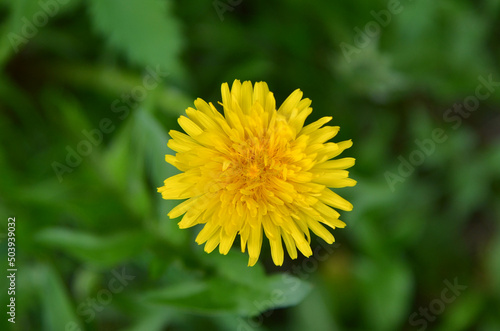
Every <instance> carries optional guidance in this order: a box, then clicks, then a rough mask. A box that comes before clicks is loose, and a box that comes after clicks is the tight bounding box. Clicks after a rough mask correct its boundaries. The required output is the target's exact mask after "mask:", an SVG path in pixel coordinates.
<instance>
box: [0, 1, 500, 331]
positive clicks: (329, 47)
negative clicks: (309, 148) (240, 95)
mask: <svg viewBox="0 0 500 331" xmlns="http://www.w3.org/2000/svg"><path fill="white" fill-rule="evenodd" d="M394 3H395V2H394V1H368V0H361V1H357V2H355V3H349V2H327V1H317V2H312V3H307V2H304V1H296V0H279V1H275V2H264V1H262V0H259V1H236V0H233V1H229V0H228V1H224V0H221V1H217V0H216V1H213V2H210V1H200V0H193V1H191V2H189V3H186V2H181V1H164V0H161V1H160V0H147V1H145V0H142V1H139V0H130V1H129V0H127V1H119V0H92V1H88V2H87V1H78V0H40V1H36V0H16V1H6V0H1V1H0V22H1V23H0V35H1V39H0V67H1V73H0V112H1V115H2V117H1V118H2V119H1V121H0V135H1V138H2V147H1V149H0V171H1V174H2V176H1V177H0V211H1V213H0V214H1V215H2V227H1V230H0V240H1V241H0V258H1V259H2V261H4V263H3V264H2V265H3V266H6V265H7V243H6V242H7V241H6V237H5V235H6V232H7V225H6V224H7V218H8V217H16V266H17V268H18V272H17V279H16V324H15V325H13V324H12V323H9V322H7V319H6V318H5V314H4V317H3V318H2V319H1V320H0V329H1V330H8V329H11V330H47V331H52V330H56V331H57V330H67V331H68V330H128V331H142V330H144V331H146V330H147V331H151V330H200V329H203V330H309V329H310V330H423V329H425V328H430V329H433V330H472V329H473V330H485V331H486V330H500V317H499V316H498V312H499V311H500V204H499V202H500V93H499V91H497V90H494V91H490V92H492V93H491V95H490V96H489V97H488V98H486V99H485V100H482V101H480V104H479V107H478V109H477V110H475V111H473V112H466V113H465V115H456V114H455V116H460V117H459V118H458V120H460V121H459V122H451V121H450V120H449V117H447V116H446V113H447V111H448V110H449V109H452V108H453V107H454V104H463V103H464V102H466V101H465V100H466V98H467V97H469V96H474V95H475V93H477V92H476V88H477V87H478V86H480V85H481V80H480V79H479V77H483V78H485V79H488V77H490V79H491V80H493V81H494V82H499V81H500V72H499V58H500V46H499V45H500V43H499V39H498V36H499V33H500V25H499V24H498V22H499V20H500V1H499V0H479V1H466V0H443V1H430V0H427V1H410V0H407V1H402V2H397V1H396V5H398V7H397V8H398V10H397V13H396V11H394V13H392V12H391V11H390V10H391V8H393V7H391V6H393V5H394ZM394 8H395V7H394ZM394 8H393V9H394ZM384 11H385V12H384ZM383 13H385V14H386V15H387V13H388V15H389V16H383ZM391 13H392V14H391ZM381 15H382V16H381ZM375 16H377V17H379V19H382V22H385V23H386V24H383V25H385V26H380V24H381V23H377V20H375ZM380 17H382V18H380ZM370 22H372V23H370ZM369 24H371V26H374V24H375V26H376V25H378V26H379V32H380V33H377V34H376V35H373V36H372V37H363V36H362V35H360V34H359V32H358V31H365V32H364V33H366V29H367V28H369ZM360 38H361V39H360ZM363 38H364V39H363ZM356 40H358V41H359V40H364V42H363V43H362V45H361V44H359V43H358V44H356ZM342 43H346V44H349V45H351V47H354V49H355V51H354V52H352V53H349V54H347V56H346V53H345V52H343V50H342V47H341V46H340V45H341V44H342ZM234 79H241V80H252V81H261V80H263V81H266V82H267V83H268V84H269V86H270V89H271V90H272V91H274V92H275V96H276V98H277V102H278V103H281V102H282V101H283V100H284V98H285V97H286V96H287V95H288V94H289V93H290V92H292V91H293V90H294V89H296V88H300V89H302V90H303V91H304V94H305V96H306V97H308V98H311V99H312V100H313V107H314V112H313V114H312V115H311V116H310V119H309V121H312V120H315V119H318V118H319V117H321V116H326V115H331V116H333V117H334V122H335V125H340V126H341V128H342V130H341V132H340V133H339V136H338V137H337V138H336V139H338V140H343V139H350V138H352V139H353V140H354V147H353V148H351V149H350V150H348V151H347V154H346V155H348V156H354V157H356V159H357V164H356V166H355V167H354V169H353V171H352V172H353V177H354V178H355V179H357V180H358V185H357V186H356V187H355V188H352V189H343V190H340V192H339V193H340V194H341V195H343V196H345V197H347V198H348V200H350V201H352V202H353V205H354V210H353V211H352V212H350V213H344V214H343V219H344V220H345V221H346V223H347V224H348V226H347V228H346V229H338V230H336V231H335V233H334V234H335V236H336V238H337V243H339V244H337V245H336V246H335V245H333V246H327V245H325V244H324V243H321V242H319V241H318V240H317V239H314V240H313V243H312V245H313V248H314V250H315V251H316V254H315V255H314V256H313V257H311V258H309V259H303V258H302V259H301V258H299V259H298V260H295V261H291V260H286V261H285V265H284V266H283V267H282V268H277V267H275V266H273V265H272V263H271V261H270V254H269V247H268V246H266V245H264V248H263V254H262V257H261V261H260V262H259V264H257V266H256V267H254V268H247V267H246V257H245V256H244V255H243V254H241V253H239V252H238V249H237V248H235V249H234V251H231V252H230V254H229V255H228V256H220V255H218V254H217V253H213V254H211V255H207V254H205V253H204V252H203V248H202V247H200V246H197V245H196V244H195V243H194V237H195V235H196V232H197V231H198V230H199V229H195V230H193V231H181V230H179V229H178V228H177V225H176V223H177V222H176V221H172V220H169V219H168V217H167V212H168V210H170V208H172V207H173V206H174V205H175V202H172V201H163V200H161V197H160V195H159V194H158V193H156V187H158V186H161V185H162V181H163V180H164V179H165V178H167V177H169V176H171V175H172V174H174V173H175V169H173V167H171V166H169V165H168V164H166V163H165V162H164V155H165V154H167V153H172V151H170V150H169V149H168V148H167V146H166V142H167V140H168V135H167V132H168V130H170V129H173V128H178V124H177V122H176V119H177V117H178V116H179V115H180V114H182V113H183V111H184V109H186V107H188V106H191V105H192V102H193V101H194V100H195V98H197V97H202V98H204V99H205V100H209V101H212V102H214V103H215V102H216V101H219V100H220V84H221V83H222V82H226V81H228V82H232V81H233V80H234ZM484 91H486V89H484V88H483V92H484ZM454 123H459V125H458V126H456V125H453V124H454ZM435 129H442V130H443V131H444V134H445V136H446V139H445V140H444V141H443V142H440V143H434V146H433V149H432V152H429V153H427V154H423V155H425V159H424V160H423V161H422V162H421V164H420V165H418V166H414V169H413V170H412V171H411V174H410V175H408V176H406V175H405V176H402V175H401V170H400V168H401V165H402V161H401V160H402V159H404V160H406V161H408V160H410V159H411V158H412V155H416V154H415V153H416V151H419V150H420V151H421V153H424V152H425V151H424V150H422V148H421V147H419V143H417V142H416V141H418V142H420V143H422V142H429V141H430V140H429V139H432V137H433V136H432V135H433V132H434V130H435ZM427 146H428V148H429V149H430V147H429V145H427ZM388 172H389V173H392V174H394V175H398V176H400V177H399V178H400V180H398V181H396V182H393V183H392V184H391V183H390V181H388V180H387V174H388ZM403 172H404V171H403ZM4 270H5V269H4ZM2 275H4V271H2ZM455 280H456V281H457V282H458V284H460V285H463V286H466V289H464V290H463V292H461V293H459V295H458V296H456V297H455V299H453V300H451V302H446V303H444V304H443V305H444V308H443V310H442V311H439V313H435V314H432V312H433V311H434V312H435V311H436V310H439V309H440V306H439V305H440V302H441V303H443V302H444V301H443V291H444V290H445V289H446V288H448V287H447V285H446V284H448V283H447V282H449V283H453V282H454V281H455ZM0 288H1V290H0V302H1V303H2V304H3V307H6V306H5V305H6V304H7V302H8V300H9V297H8V295H7V291H6V290H5V289H7V288H8V279H7V278H6V277H5V276H2V277H0ZM450 291H451V290H450ZM448 297H449V296H448ZM436 302H437V303H436ZM436 307H437V308H436ZM422 309H427V310H429V309H430V312H431V316H430V317H424V316H425V315H423V314H422ZM434 315H437V316H434ZM412 316H413V318H412Z"/></svg>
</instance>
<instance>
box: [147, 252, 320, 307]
mask: <svg viewBox="0 0 500 331" xmlns="http://www.w3.org/2000/svg"><path fill="white" fill-rule="evenodd" d="M218 255H219V254H217V253H213V254H210V255H209V257H207V258H206V261H207V262H208V264H209V265H210V266H212V267H213V268H215V270H214V272H215V273H216V274H215V275H214V276H212V277H211V278H208V279H199V280H189V281H181V282H178V283H176V284H170V285H169V286H167V287H165V288H163V289H159V290H155V291H154V292H150V293H147V294H146V300H147V301H149V302H151V303H156V304H163V305H167V306H173V307H177V308H182V309H186V310H188V311H194V312H198V313H205V314H221V313H233V314H238V315H240V316H255V315H258V314H260V313H262V312H264V311H267V310H270V309H275V308H281V307H288V306H293V305H296V304H298V303H299V302H301V301H302V300H303V299H304V298H305V296H306V295H307V294H308V293H309V291H310V290H311V286H310V285H309V284H308V283H305V282H303V281H301V280H300V279H298V278H296V277H293V276H290V275H289V274H286V273H285V274H279V275H272V276H266V275H265V274H264V273H263V269H262V268H261V267H260V266H258V265H257V266H256V267H247V266H246V264H247V257H246V256H245V255H244V254H241V253H236V252H234V251H232V252H230V253H229V254H228V255H226V256H218Z"/></svg>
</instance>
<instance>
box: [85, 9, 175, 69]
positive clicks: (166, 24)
mask: <svg viewBox="0 0 500 331" xmlns="http://www.w3.org/2000/svg"><path fill="white" fill-rule="evenodd" d="M168 5H169V2H166V1H156V0H128V1H125V2H124V1H121V0H93V1H91V4H90V10H91V14H92V19H93V21H94V25H95V26H96V28H97V29H98V30H99V31H100V32H101V33H102V34H104V35H105V36H106V37H107V38H108V40H109V43H110V44H111V45H112V46H113V47H114V48H116V49H118V50H120V51H122V52H124V53H125V54H126V55H127V56H128V58H129V59H130V60H131V61H132V62H134V63H137V64H139V65H141V66H148V65H150V66H157V65H160V66H161V67H163V68H164V70H168V71H173V70H175V69H176V68H178V67H179V65H178V63H177V55H178V54H179V51H180V49H181V34H180V29H179V26H178V24H177V22H176V21H175V19H174V18H173V16H172V15H171V13H170V10H169V8H168Z"/></svg>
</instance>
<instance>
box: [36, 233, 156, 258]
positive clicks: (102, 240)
mask: <svg viewBox="0 0 500 331" xmlns="http://www.w3.org/2000/svg"><path fill="white" fill-rule="evenodd" d="M36 239H37V240H38V241H39V242H40V243H42V244H44V245H46V246H49V247H52V248H56V249H62V250H64V251H65V252H66V253H68V254H70V255H72V256H74V257H76V258H78V259H80V260H82V261H84V262H88V263H93V264H96V265H98V266H111V265H114V264H116V263H119V262H121V261H123V260H126V259H128V258H131V257H132V256H134V255H136V254H137V253H138V252H140V251H141V249H142V248H143V247H144V246H145V244H146V242H147V241H148V240H149V239H148V238H147V236H146V235H145V234H144V233H142V232H124V233H117V234H113V235H109V236H96V235H94V234H91V233H84V232H79V231H74V230H68V229H62V228H48V229H45V230H42V231H41V232H39V233H38V234H37V235H36Z"/></svg>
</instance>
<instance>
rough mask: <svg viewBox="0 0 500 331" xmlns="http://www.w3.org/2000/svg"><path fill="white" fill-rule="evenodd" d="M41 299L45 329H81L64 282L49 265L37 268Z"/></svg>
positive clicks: (49, 330) (50, 330)
mask: <svg viewBox="0 0 500 331" xmlns="http://www.w3.org/2000/svg"><path fill="white" fill-rule="evenodd" d="M34 274H35V275H36V276H34V277H36V281H37V283H38V289H39V295H40V300H41V305H40V306H41V309H42V318H43V329H44V330H47V331H52V330H81V323H80V321H79V319H78V318H77V316H76V315H75V310H74V308H73V307H72V304H71V301H70V299H69V297H68V294H67V293H66V290H65V288H64V284H63V282H62V281H61V279H60V277H59V275H57V274H56V272H55V271H54V269H53V268H52V267H51V266H48V265H40V266H38V267H36V268H35V272H34Z"/></svg>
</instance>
